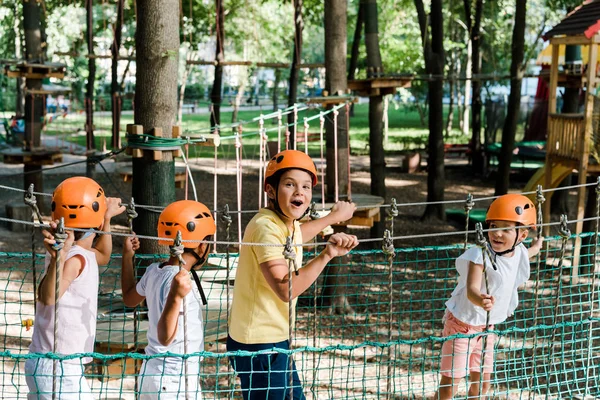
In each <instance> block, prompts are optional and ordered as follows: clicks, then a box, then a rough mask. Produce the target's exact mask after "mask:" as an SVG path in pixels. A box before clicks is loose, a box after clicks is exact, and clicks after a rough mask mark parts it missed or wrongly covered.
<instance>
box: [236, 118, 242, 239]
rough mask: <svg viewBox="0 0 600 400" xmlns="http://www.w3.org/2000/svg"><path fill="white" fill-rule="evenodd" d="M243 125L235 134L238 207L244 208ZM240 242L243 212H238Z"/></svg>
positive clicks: (239, 209) (239, 208)
mask: <svg viewBox="0 0 600 400" xmlns="http://www.w3.org/2000/svg"><path fill="white" fill-rule="evenodd" d="M241 135H242V126H241V125H239V126H238V131H237V133H236V134H235V161H236V183H237V209H238V211H241V210H242V141H241V140H240V137H241ZM237 220H238V242H241V241H242V214H241V213H238V215H237Z"/></svg>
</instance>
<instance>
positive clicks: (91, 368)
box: [0, 233, 600, 399]
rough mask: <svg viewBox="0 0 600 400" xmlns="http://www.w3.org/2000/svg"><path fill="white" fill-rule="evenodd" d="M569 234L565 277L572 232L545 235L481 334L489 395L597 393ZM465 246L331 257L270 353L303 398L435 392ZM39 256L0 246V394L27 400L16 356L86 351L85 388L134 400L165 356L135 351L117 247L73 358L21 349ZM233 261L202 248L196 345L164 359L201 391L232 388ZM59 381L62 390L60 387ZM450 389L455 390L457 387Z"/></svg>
mask: <svg viewBox="0 0 600 400" xmlns="http://www.w3.org/2000/svg"><path fill="white" fill-rule="evenodd" d="M579 236H580V237H581V238H582V241H583V243H584V247H583V248H582V251H581V254H584V255H585V256H583V257H582V258H581V260H580V262H579V267H578V268H579V273H578V274H576V275H575V276H576V278H573V276H574V275H573V274H572V265H573V261H574V260H573V255H572V254H573V244H574V240H575V237H576V235H571V236H569V237H566V238H563V237H561V236H556V237H550V238H547V239H546V242H545V246H544V247H545V249H544V250H543V251H542V253H541V254H540V257H539V260H538V261H537V262H536V261H532V273H531V279H530V281H528V282H527V283H526V285H525V287H524V288H522V290H521V291H520V293H519V294H520V304H519V307H518V308H517V311H516V313H515V315H514V316H513V317H511V318H509V319H508V320H507V321H506V322H505V323H503V324H500V325H497V326H495V328H494V330H492V331H488V332H483V333H481V334H479V335H481V336H485V335H496V336H497V338H498V339H497V340H496V341H495V372H494V374H493V377H492V379H493V382H492V389H491V391H490V395H491V396H498V397H502V398H564V397H574V396H580V397H578V398H584V397H585V396H600V373H599V372H600V371H598V369H597V368H598V366H599V365H600V364H599V363H600V348H599V347H600V314H599V313H598V309H599V308H598V297H597V291H598V289H597V286H598V282H597V281H596V280H595V279H594V268H593V265H594V264H595V252H596V245H595V234H592V233H584V234H581V235H579ZM313 250H314V249H305V251H307V254H305V258H307V259H308V258H310V257H311V256H312V255H314V252H313ZM388 251H389V249H388ZM462 251H463V244H459V245H455V246H437V247H426V248H403V249H395V250H393V256H392V257H389V256H388V254H386V251H385V250H384V251H382V250H372V251H354V252H352V253H351V254H350V255H349V256H347V257H344V258H342V259H337V260H334V262H333V264H331V265H330V266H329V267H328V269H327V270H326V271H325V273H324V274H322V276H321V277H320V278H319V280H318V281H317V282H316V284H314V285H313V286H312V287H311V288H310V289H309V290H307V291H306V292H305V293H304V295H302V296H301V297H300V298H299V301H298V313H297V322H296V326H295V332H294V342H293V345H292V349H291V350H289V351H288V350H278V349H273V350H268V351H267V352H271V353H277V352H282V353H291V354H293V358H294V360H295V362H296V365H297V367H298V370H299V374H300V379H301V381H302V382H303V386H304V392H305V394H306V396H307V398H313V399H317V398H319V399H325V398H327V399H333V398H336V399H338V398H384V399H386V398H433V394H434V392H435V390H436V389H437V385H438V382H439V370H440V349H441V346H442V344H443V342H444V341H445V340H451V339H452V338H454V337H458V336H464V335H457V336H453V337H450V338H442V335H441V334H442V327H443V325H442V316H443V314H444V310H445V304H444V303H445V301H446V300H447V299H448V298H449V297H450V293H451V292H452V290H453V289H454V287H455V286H456V280H457V274H456V270H455V268H454V260H455V259H456V258H457V257H458V256H459V255H460V254H461V253H462ZM159 259H164V256H158V255H137V257H136V263H138V265H139V266H140V267H139V268H138V275H141V274H142V273H143V271H142V267H141V265H148V264H149V262H152V261H156V260H159ZM43 260H44V259H43V255H40V254H36V255H35V257H34V258H32V255H31V254H28V253H0V284H1V285H2V287H1V289H2V290H1V292H0V301H1V302H0V307H1V308H2V314H1V316H0V337H1V338H2V345H3V347H2V348H3V349H4V351H3V352H2V353H0V357H1V358H2V361H1V362H2V367H1V368H2V374H1V376H0V395H1V397H2V398H3V399H16V398H25V397H26V394H27V392H28V390H27V385H26V382H25V379H26V376H25V373H24V364H25V361H26V360H27V359H29V358H40V357H41V358H48V359H58V360H60V363H61V364H63V363H66V362H67V361H68V362H70V363H75V364H78V363H79V364H81V360H82V359H83V358H84V357H89V356H91V357H93V359H94V361H93V362H92V363H91V364H87V365H83V364H82V366H83V368H85V376H86V378H87V380H88V382H89V384H90V386H91V388H92V392H93V395H94V396H95V397H97V398H110V399H116V398H123V399H134V398H135V396H136V395H135V391H134V382H135V379H136V377H135V375H136V371H139V364H141V361H142V360H143V359H148V358H156V357H158V358H161V357H165V355H157V356H146V355H145V354H143V347H144V346H145V344H146V343H145V341H146V334H145V331H146V329H147V323H148V322H147V320H146V318H145V315H146V310H145V309H143V308H138V309H137V310H135V313H134V310H133V309H130V308H127V307H125V306H124V304H123V302H122V300H121V293H120V269H121V267H120V264H121V260H120V257H118V256H114V257H113V259H112V260H111V262H110V264H109V265H108V266H106V267H101V273H100V295H99V310H98V325H97V332H96V347H95V353H92V354H77V355H70V356H62V355H57V354H52V353H49V354H42V355H40V354H29V352H28V346H29V344H30V341H31V330H30V329H29V328H30V326H31V324H32V323H33V324H35V321H33V317H34V295H33V277H34V276H35V277H36V279H37V280H38V281H39V279H40V275H41V271H42V268H43ZM390 265H391V268H390ZM34 267H35V271H36V272H35V274H34ZM236 267H237V256H236V255H233V254H232V255H231V256H230V261H229V263H228V262H227V261H226V257H225V256H224V255H222V254H214V255H212V256H211V257H210V259H209V266H208V267H206V268H204V269H203V270H202V271H201V279H202V281H203V287H204V289H205V291H206V294H207V297H208V304H207V306H206V309H205V312H204V321H205V332H204V334H205V338H206V339H205V342H206V343H205V351H204V352H201V353H194V354H191V355H186V356H185V357H182V356H180V355H170V356H174V357H177V359H179V360H181V362H182V363H183V360H184V359H189V360H194V359H196V361H200V363H199V365H200V371H199V379H200V382H201V387H202V396H203V397H204V398H241V392H240V388H239V383H238V379H237V378H236V377H235V376H234V375H233V372H232V369H231V367H230V366H229V360H228V356H230V355H232V354H237V353H227V352H226V350H225V344H224V339H225V338H226V337H227V303H228V302H227V293H229V294H231V290H229V291H228V290H227V277H229V278H230V279H231V280H234V279H235V271H236ZM228 269H229V274H228V273H227V271H228ZM390 300H391V301H390ZM340 304H341V305H342V306H341V307H339V305H340ZM336 305H337V306H338V307H335V306H336ZM340 310H343V312H340ZM134 316H135V318H134ZM134 331H136V333H137V334H135V335H134ZM190 334H191V333H190ZM471 336H473V335H471ZM134 338H136V340H134ZM240 354H251V353H244V352H240ZM135 363H138V367H137V368H136V367H135ZM181 370H183V369H181ZM58 371H62V368H59V369H58ZM63 373H66V372H63ZM138 373H139V372H138ZM164 377H165V379H178V380H179V381H180V382H181V385H180V386H181V393H182V395H181V397H182V398H183V397H184V392H185V388H184V384H183V382H184V381H185V380H184V379H180V378H182V377H180V376H169V375H168V373H165V374H164ZM138 379H143V377H142V376H141V375H140V376H139V377H138ZM61 389H62V388H59V390H61ZM68 390H69V389H68V388H64V392H61V394H62V395H66V394H67V392H68ZM460 393H462V394H463V395H464V394H465V388H464V383H463V386H462V387H461V389H460V392H459V395H460ZM61 394H59V396H58V398H61Z"/></svg>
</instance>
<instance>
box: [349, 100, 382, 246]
mask: <svg viewBox="0 0 600 400" xmlns="http://www.w3.org/2000/svg"><path fill="white" fill-rule="evenodd" d="M346 136H347V137H348V176H347V180H346V182H347V183H348V186H347V190H348V192H347V193H346V194H347V197H346V198H347V199H348V201H352V179H350V178H351V175H352V174H351V172H352V168H351V167H350V148H351V147H352V146H351V145H350V103H346ZM392 235H393V233H392Z"/></svg>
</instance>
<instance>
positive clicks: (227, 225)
mask: <svg viewBox="0 0 600 400" xmlns="http://www.w3.org/2000/svg"><path fill="white" fill-rule="evenodd" d="M221 222H223V223H224V224H225V241H226V242H229V235H230V229H229V228H230V227H231V215H230V214H229V205H228V204H225V206H223V211H222V213H221ZM225 260H226V264H227V270H226V271H225V279H226V281H227V283H226V284H225V291H226V293H225V295H226V296H227V314H226V315H227V324H228V326H229V307H230V303H231V301H230V293H229V286H230V282H231V277H230V273H231V271H230V269H231V266H230V258H229V244H227V245H225ZM227 387H228V388H229V396H228V397H229V398H230V399H231V398H233V392H234V390H233V382H232V379H231V365H230V364H229V363H227Z"/></svg>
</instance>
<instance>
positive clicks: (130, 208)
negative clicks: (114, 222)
mask: <svg viewBox="0 0 600 400" xmlns="http://www.w3.org/2000/svg"><path fill="white" fill-rule="evenodd" d="M125 213H126V214H127V225H128V226H129V234H132V233H133V220H134V219H135V218H137V216H138V213H137V212H136V211H135V201H134V200H133V197H132V198H131V200H130V201H129V204H127V206H126V208H125ZM131 265H132V266H133V277H134V279H136V281H137V266H136V265H135V252H133V256H132V257H131ZM138 307H139V305H137V306H135V307H134V308H133V351H134V352H135V353H137V352H138V343H139V327H138V319H139V315H138ZM133 369H134V379H135V386H134V389H133V390H134V393H135V398H138V395H139V393H138V392H137V388H138V379H139V372H140V371H139V368H138V361H137V360H136V359H134V360H133Z"/></svg>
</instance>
